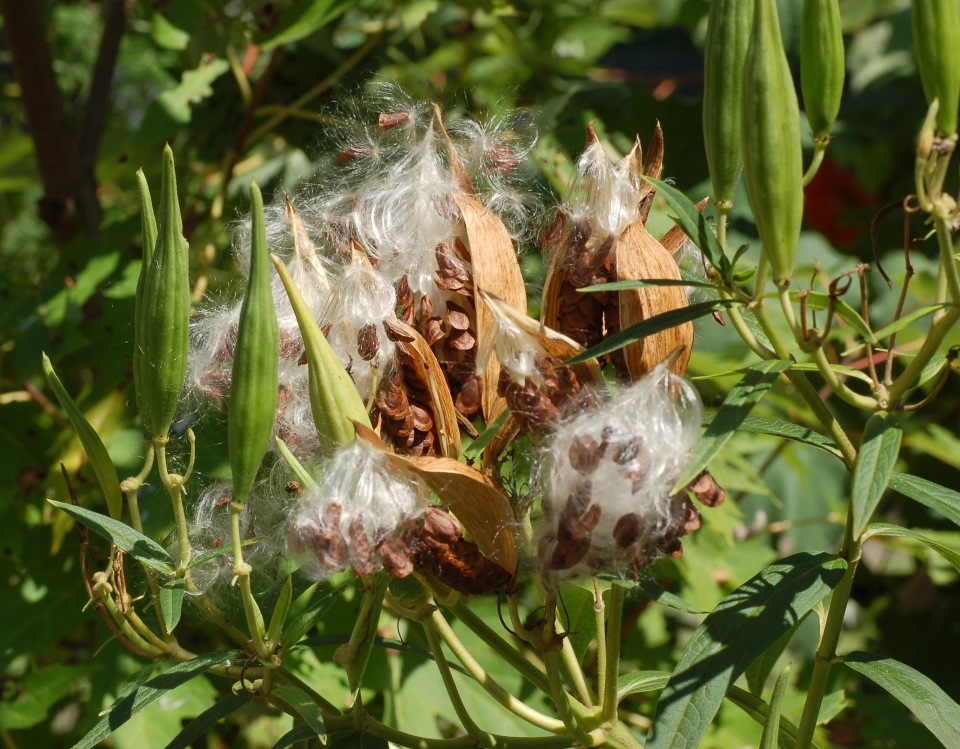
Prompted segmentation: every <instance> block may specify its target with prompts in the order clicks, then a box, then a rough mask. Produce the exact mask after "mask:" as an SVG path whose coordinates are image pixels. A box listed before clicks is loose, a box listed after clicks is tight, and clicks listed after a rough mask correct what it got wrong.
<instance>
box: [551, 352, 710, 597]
mask: <svg viewBox="0 0 960 749" xmlns="http://www.w3.org/2000/svg"><path fill="white" fill-rule="evenodd" d="M672 363H673V362H672V361H670V360H669V359H668V360H667V361H665V362H664V363H662V364H660V365H659V366H657V367H656V368H655V369H654V370H653V371H652V372H651V373H650V374H648V375H647V376H645V377H643V378H642V379H640V380H639V381H637V382H636V383H634V384H632V385H630V386H629V387H627V388H626V389H625V390H624V391H623V393H622V394H621V395H620V396H619V397H618V398H616V399H614V400H611V401H608V402H606V403H604V404H602V405H598V406H596V407H595V408H591V409H587V410H586V411H584V412H583V413H581V414H579V415H577V416H575V417H573V418H571V419H570V420H568V421H567V422H565V423H563V424H561V425H560V426H559V427H558V428H557V429H556V430H555V431H554V433H553V435H552V436H551V438H550V442H549V444H548V446H547V447H546V448H545V449H544V451H543V453H542V454H541V458H540V463H539V468H538V471H539V484H540V487H541V489H542V507H543V521H542V523H541V526H540V529H539V531H538V534H537V547H538V554H539V563H540V569H541V573H542V574H543V575H544V578H545V579H546V580H547V581H548V582H551V583H555V582H558V581H560V580H563V579H567V578H571V577H580V576H584V575H593V574H597V573H599V572H607V573H622V572H624V571H632V572H633V574H636V573H637V570H638V569H639V568H640V567H643V566H645V565H647V564H649V563H650V562H651V561H653V559H654V558H655V557H656V555H657V552H658V551H659V552H662V553H664V554H667V555H669V556H679V554H680V553H681V551H682V544H681V542H680V538H681V537H682V536H684V535H686V534H687V533H690V532H691V531H693V530H696V529H697V528H699V526H700V516H699V513H698V512H697V510H696V508H695V507H694V506H693V504H692V503H691V502H690V500H689V499H687V497H686V493H685V492H681V493H679V494H676V495H673V496H671V492H672V490H673V485H674V483H675V482H676V480H677V478H679V476H680V473H681V472H682V471H683V467H684V465H685V463H686V461H687V458H688V457H689V455H690V451H691V450H692V449H693V446H694V444H695V443H696V441H697V438H698V437H699V431H700V421H701V415H702V408H701V405H700V400H699V397H698V395H697V392H696V390H695V389H694V388H693V386H692V385H690V383H689V382H687V381H686V380H684V379H683V378H680V377H678V376H676V375H675V374H673V372H672V371H671V369H670V368H671V365H672Z"/></svg>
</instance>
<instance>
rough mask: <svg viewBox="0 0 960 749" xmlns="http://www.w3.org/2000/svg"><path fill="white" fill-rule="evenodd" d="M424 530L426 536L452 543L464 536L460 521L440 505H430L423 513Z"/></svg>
mask: <svg viewBox="0 0 960 749" xmlns="http://www.w3.org/2000/svg"><path fill="white" fill-rule="evenodd" d="M423 532H424V534H425V535H426V536H429V537H430V538H433V539H436V540H438V541H440V542H442V543H446V544H450V543H454V542H455V541H458V540H459V539H460V538H461V537H462V536H463V528H462V527H461V526H460V522H459V521H458V520H457V519H456V518H455V517H453V515H451V514H450V513H448V512H445V511H444V510H441V509H440V508H439V507H428V508H427V510H426V512H424V513H423Z"/></svg>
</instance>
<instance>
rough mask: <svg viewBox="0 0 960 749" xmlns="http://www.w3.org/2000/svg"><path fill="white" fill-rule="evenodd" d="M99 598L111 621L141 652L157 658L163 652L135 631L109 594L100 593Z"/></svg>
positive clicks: (163, 652)
mask: <svg viewBox="0 0 960 749" xmlns="http://www.w3.org/2000/svg"><path fill="white" fill-rule="evenodd" d="M99 598H100V600H101V601H103V605H104V606H105V607H106V609H107V611H109V612H110V616H111V617H113V621H114V622H115V623H116V625H117V626H118V627H119V628H120V630H121V631H122V632H123V634H124V636H125V637H126V638H127V639H128V640H130V642H132V643H133V644H134V645H136V646H137V647H138V648H140V649H141V650H142V651H143V652H145V653H149V654H150V655H151V656H152V657H154V658H159V657H160V656H162V655H164V654H165V651H164V650H161V649H160V648H158V647H156V646H155V645H153V644H152V643H149V642H147V641H146V640H145V639H143V637H141V636H140V633H139V632H137V630H135V629H134V628H133V627H132V626H130V622H129V621H127V618H126V617H125V616H124V615H123V613H122V612H121V611H120V609H118V608H117V604H116V603H115V602H114V600H113V598H112V597H111V596H110V595H109V594H104V595H100V596H99Z"/></svg>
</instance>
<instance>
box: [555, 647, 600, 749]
mask: <svg viewBox="0 0 960 749" xmlns="http://www.w3.org/2000/svg"><path fill="white" fill-rule="evenodd" d="M543 661H544V663H545V664H546V667H547V679H549V680H550V696H551V697H552V698H553V704H554V705H555V706H556V708H557V714H558V715H559V716H560V719H561V720H562V721H563V725H565V726H566V727H567V730H568V731H569V732H570V735H571V736H573V738H575V739H576V740H577V742H578V743H579V744H580V745H581V746H593V743H592V742H593V739H592V737H591V736H588V735H587V733H586V732H585V731H584V730H583V729H582V728H581V727H580V725H579V724H578V723H577V720H576V718H574V716H573V711H572V710H571V709H570V702H569V695H568V694H567V692H566V690H565V689H564V688H563V680H562V679H561V678H560V664H559V659H558V658H557V652H556V651H555V650H553V651H550V652H547V653H544V654H543Z"/></svg>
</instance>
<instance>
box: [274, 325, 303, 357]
mask: <svg viewBox="0 0 960 749" xmlns="http://www.w3.org/2000/svg"><path fill="white" fill-rule="evenodd" d="M304 353H305V351H304V348H303V338H301V337H300V335H299V334H296V335H291V334H290V333H288V332H287V331H286V330H283V329H282V328H281V330H280V358H281V359H286V360H288V361H297V360H298V359H299V358H300V357H301V356H303V354H304Z"/></svg>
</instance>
